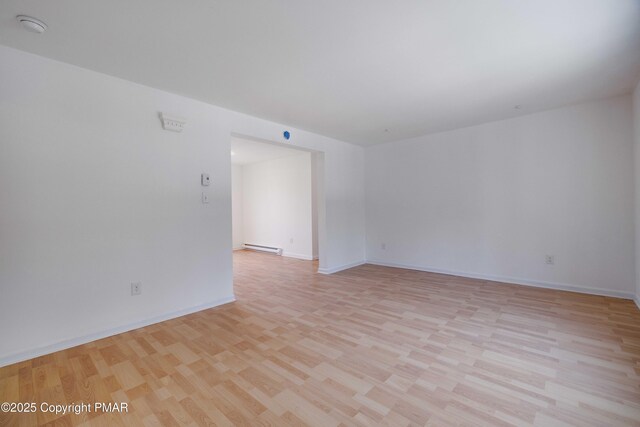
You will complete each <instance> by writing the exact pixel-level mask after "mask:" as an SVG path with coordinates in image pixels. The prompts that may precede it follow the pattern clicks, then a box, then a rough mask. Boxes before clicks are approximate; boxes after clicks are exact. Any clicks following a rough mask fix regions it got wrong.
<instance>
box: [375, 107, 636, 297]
mask: <svg viewBox="0 0 640 427" xmlns="http://www.w3.org/2000/svg"><path fill="white" fill-rule="evenodd" d="M632 133H633V125H632V105H631V97H630V96H620V97H615V98H609V99H604V100H600V101H594V102H589V103H583V104H579V105H575V106H570V107H566V108H562V109H557V110H552V111H547V112H543V113H537V114H532V115H528V116H524V117H520V118H514V119H510V120H504V121H499V122H493V123H488V124H484V125H481V126H474V127H469V128H464V129H459V130H455V131H451V132H445V133H440V134H435V135H430V136H424V137H420V138H415V139H411V140H406V141H403V142H397V143H393V144H384V145H379V146H375V147H370V148H368V149H367V151H366V212H367V215H366V217H367V259H368V260H369V261H372V262H378V263H383V264H389V265H404V266H410V267H413V268H418V269H425V270H434V271H444V272H451V273H455V274H460V275H463V276H475V277H489V278H496V279H499V280H506V281H512V282H520V283H529V284H535V285H539V286H550V287H565V288H571V287H575V288H576V289H580V290H583V291H588V292H594V293H606V294H611V295H619V296H625V297H630V296H632V295H633V293H634V289H635V285H634V281H635V280H634V237H633V236H634V218H633V203H634V202H633V200H634V194H633V191H634V190H633V135H632ZM383 243H385V244H386V249H385V250H383V249H382V248H381V246H382V244H383ZM546 254H552V255H555V265H553V266H551V265H546V264H545V255H546Z"/></svg>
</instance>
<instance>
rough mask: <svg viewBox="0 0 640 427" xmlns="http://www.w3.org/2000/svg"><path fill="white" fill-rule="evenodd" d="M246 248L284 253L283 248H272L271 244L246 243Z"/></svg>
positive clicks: (277, 253) (278, 253)
mask: <svg viewBox="0 0 640 427" xmlns="http://www.w3.org/2000/svg"><path fill="white" fill-rule="evenodd" d="M244 248H245V249H249V250H252V251H260V252H269V253H272V254H276V255H282V248H272V247H271V246H262V245H254V244H251V243H245V244H244Z"/></svg>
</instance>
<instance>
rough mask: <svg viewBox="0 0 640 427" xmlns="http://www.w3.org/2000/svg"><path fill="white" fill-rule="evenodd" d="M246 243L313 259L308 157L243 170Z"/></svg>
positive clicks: (256, 164) (266, 163) (254, 165)
mask: <svg viewBox="0 0 640 427" xmlns="http://www.w3.org/2000/svg"><path fill="white" fill-rule="evenodd" d="M242 200H243V202H242V204H243V224H244V227H243V236H244V240H245V243H250V244H255V245H261V246H270V247H276V248H282V249H283V255H284V256H289V257H293V258H300V259H308V260H311V259H313V233H312V229H313V222H312V192H311V153H308V152H300V153H298V154H295V155H293V156H287V157H281V158H278V159H273V160H267V161H264V162H257V163H251V164H247V165H244V166H243V167H242Z"/></svg>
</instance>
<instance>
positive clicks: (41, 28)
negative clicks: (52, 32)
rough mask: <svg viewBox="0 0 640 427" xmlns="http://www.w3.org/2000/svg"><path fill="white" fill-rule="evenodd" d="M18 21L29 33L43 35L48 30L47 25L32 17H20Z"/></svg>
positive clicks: (17, 17)
mask: <svg viewBox="0 0 640 427" xmlns="http://www.w3.org/2000/svg"><path fill="white" fill-rule="evenodd" d="M16 19H17V20H18V22H19V23H21V24H22V26H23V27H24V28H25V29H26V30H27V31H31V32H32V33H37V34H42V33H44V32H45V31H46V30H47V24H45V23H44V22H42V21H41V20H39V19H36V18H33V17H31V16H27V15H18V16H16Z"/></svg>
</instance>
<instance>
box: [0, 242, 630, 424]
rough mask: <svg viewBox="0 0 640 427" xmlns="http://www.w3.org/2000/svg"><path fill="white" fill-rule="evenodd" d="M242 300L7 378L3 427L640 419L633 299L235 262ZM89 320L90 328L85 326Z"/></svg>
mask: <svg viewBox="0 0 640 427" xmlns="http://www.w3.org/2000/svg"><path fill="white" fill-rule="evenodd" d="M234 268H235V289H236V295H237V298H238V301H237V302H235V303H231V304H227V305H225V306H222V307H218V308H215V309H210V310H206V311H202V312H199V313H195V314H192V315H188V316H184V317H181V318H178V319H174V320H170V321H167V322H163V323H160V324H156V325H152V326H149V327H146V328H142V329H138V330H135V331H132V332H128V333H124V334H120V335H117V336H114V337H111V338H107V339H103V340H99V341H96V342H92V343H90V344H87V345H83V346H79V347H75V348H73V349H70V350H66V351H61V352H58V353H55V354H51V355H48V356H44V357H39V358H37V359H33V360H30V361H27V362H23V363H18V364H15V365H12V366H8V367H4V368H0V402H3V401H15V402H36V403H37V404H40V403H41V402H49V403H61V404H65V403H73V402H75V403H80V402H85V403H86V402H96V401H102V402H114V401H115V402H128V403H129V405H130V410H129V412H128V413H126V414H122V415H120V414H97V413H90V414H87V413H84V414H82V415H79V416H78V415H74V414H66V415H63V416H55V415H52V414H49V413H42V412H37V413H35V414H23V415H16V414H6V413H4V414H1V413H0V425H2V426H5V425H26V426H32V425H38V424H47V423H52V424H53V423H56V424H59V425H78V424H83V423H87V424H90V425H104V426H118V425H126V426H135V425H146V426H153V425H165V426H169V425H193V426H196V425H198V426H205V425H227V426H231V425H236V426H238V425H261V426H268V425H271V426H288V425H317V426H338V425H344V426H350V425H362V426H364V425H389V426H409V425H434V426H436V425H469V426H482V425H490V426H501V425H521V426H527V425H539V426H545V427H546V426H555V425H585V426H615V425H627V426H629V425H640V311H639V310H638V309H637V308H636V307H635V305H634V303H633V302H631V301H627V300H621V299H615V298H606V297H598V296H588V295H581V294H576V293H569V292H560V291H552V290H543V289H535V288H528V287H523V286H516V285H507V284H499V283H492V282H486V281H482V280H473V279H464V278H460V277H455V276H446V275H440V274H431V273H424V272H416V271H410V270H402V269H394V268H387V267H377V266H370V265H364V266H360V267H356V268H353V269H351V270H348V271H344V272H340V273H336V274H334V275H331V276H323V275H319V274H316V273H315V272H314V271H315V269H316V266H315V264H314V263H311V262H308V261H300V260H294V259H287V258H282V257H276V256H273V255H267V254H259V253H252V252H244V251H243V252H236V254H235V256H234ZM80 320H81V319H79V321H80Z"/></svg>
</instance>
